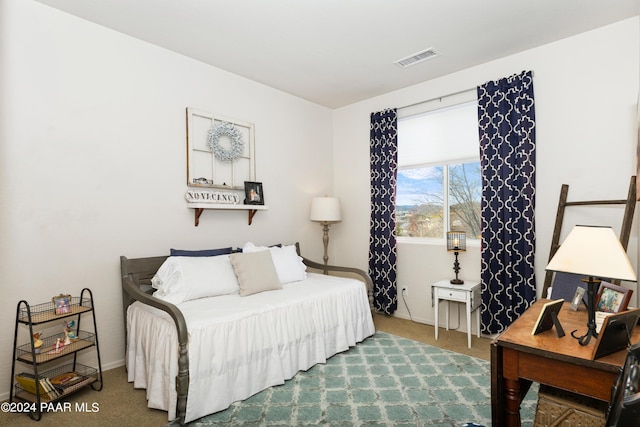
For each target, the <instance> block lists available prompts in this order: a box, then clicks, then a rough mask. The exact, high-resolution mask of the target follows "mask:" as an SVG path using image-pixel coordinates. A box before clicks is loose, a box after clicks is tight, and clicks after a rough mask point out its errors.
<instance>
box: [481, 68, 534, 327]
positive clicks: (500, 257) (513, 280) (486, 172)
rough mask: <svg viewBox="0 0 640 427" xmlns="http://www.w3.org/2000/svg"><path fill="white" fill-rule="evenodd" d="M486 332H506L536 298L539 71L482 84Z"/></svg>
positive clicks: (483, 260) (484, 307) (482, 252)
mask: <svg viewBox="0 0 640 427" xmlns="http://www.w3.org/2000/svg"><path fill="white" fill-rule="evenodd" d="M478 121H479V128H480V130H479V132H480V165H481V166H480V167H481V170H482V251H481V262H482V266H481V278H482V308H481V310H482V311H481V312H482V332H483V333H486V334H495V333H500V332H502V331H503V330H504V329H505V328H506V327H507V326H509V325H510V324H511V323H512V322H513V321H514V320H516V319H517V318H518V317H519V316H520V315H521V314H522V313H523V312H524V311H525V310H526V309H527V308H529V306H530V305H531V304H532V303H533V302H534V301H535V299H536V285H535V276H534V269H533V267H534V264H533V261H534V259H533V258H534V253H535V226H534V210H535V171H536V169H535V164H536V162H535V160H536V157H535V154H536V141H535V109H534V102H533V73H531V72H530V71H527V72H523V73H521V74H518V75H514V76H511V77H508V78H504V79H500V80H498V81H491V82H487V83H486V84H484V85H482V86H479V87H478Z"/></svg>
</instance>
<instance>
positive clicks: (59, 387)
mask: <svg viewBox="0 0 640 427" xmlns="http://www.w3.org/2000/svg"><path fill="white" fill-rule="evenodd" d="M85 378H86V377H84V376H82V375H80V374H78V373H77V372H66V373H64V374H61V375H57V376H55V377H53V378H51V379H49V378H48V377H46V376H39V381H38V385H39V387H40V396H45V397H48V398H49V399H51V400H53V399H56V398H58V397H60V396H62V395H64V394H65V392H66V390H67V388H69V387H73V386H74V385H77V384H79V383H80V382H82V380H84V379H85ZM16 381H18V384H20V387H22V389H23V390H25V391H27V392H29V393H32V394H34V395H35V394H36V393H37V391H36V378H35V376H34V375H33V374H29V373H25V372H22V373H20V374H18V375H16Z"/></svg>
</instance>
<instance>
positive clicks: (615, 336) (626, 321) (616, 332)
mask: <svg viewBox="0 0 640 427" xmlns="http://www.w3.org/2000/svg"><path fill="white" fill-rule="evenodd" d="M639 317H640V308H636V309H634V310H628V311H623V312H622V313H616V314H612V315H611V316H608V317H605V319H604V322H603V323H602V328H601V329H600V333H599V334H598V339H597V341H596V345H595V347H594V348H593V353H592V356H591V359H592V360H595V359H599V358H601V357H603V356H607V355H609V354H612V353H616V352H618V351H620V350H624V349H626V348H627V347H628V346H629V344H631V343H630V338H631V334H632V333H633V328H635V326H636V323H638V318H639Z"/></svg>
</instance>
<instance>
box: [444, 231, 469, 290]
mask: <svg viewBox="0 0 640 427" xmlns="http://www.w3.org/2000/svg"><path fill="white" fill-rule="evenodd" d="M466 250H467V233H466V232H465V231H447V251H448V252H453V253H454V254H455V256H456V260H455V261H454V262H453V271H455V272H456V278H455V279H451V280H450V282H451V283H452V284H454V285H462V284H463V283H464V280H461V279H458V272H459V271H460V263H459V262H458V253H459V252H465V251H466Z"/></svg>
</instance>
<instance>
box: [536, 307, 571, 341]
mask: <svg viewBox="0 0 640 427" xmlns="http://www.w3.org/2000/svg"><path fill="white" fill-rule="evenodd" d="M563 304H564V299H558V300H555V301H550V302H548V303H546V304H545V305H544V306H543V307H542V310H540V314H539V315H538V320H536V324H535V325H534V326H533V329H532V330H531V335H538V334H540V333H542V332H545V331H548V330H549V329H551V328H553V327H554V326H555V327H556V335H557V336H558V338H562V337H563V336H564V330H563V329H562V326H561V325H560V321H559V320H558V313H560V310H561V309H562V305H563Z"/></svg>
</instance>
